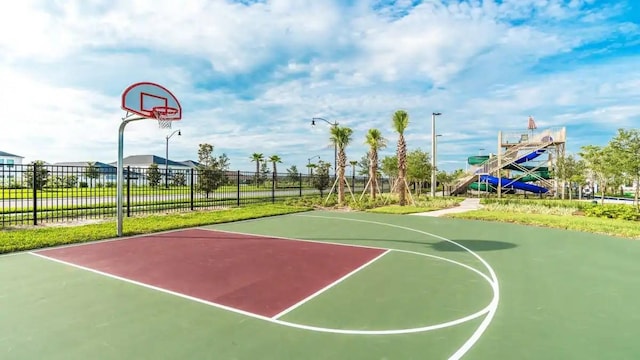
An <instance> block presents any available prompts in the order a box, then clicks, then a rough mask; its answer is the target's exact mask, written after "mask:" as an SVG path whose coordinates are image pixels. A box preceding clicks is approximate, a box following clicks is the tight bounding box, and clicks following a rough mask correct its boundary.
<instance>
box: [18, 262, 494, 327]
mask: <svg viewBox="0 0 640 360" xmlns="http://www.w3.org/2000/svg"><path fill="white" fill-rule="evenodd" d="M393 251H397V252H406V253H410V254H416V255H422V256H425V257H435V258H438V257H437V256H434V255H429V254H423V253H418V252H410V251H406V250H397V249H394V250H393ZM29 254H31V255H34V256H37V257H40V258H43V259H46V260H50V261H53V262H57V263H60V264H64V265H67V266H71V267H75V268H78V269H82V270H86V271H89V272H92V273H95V274H98V275H102V276H106V277H109V278H112V279H116V280H120V281H124V282H127V283H130V284H133V285H137V286H141V287H144V288H148V289H152V290H156V291H159V292H162V293H166V294H170V295H174V296H177V297H180V298H183V299H187V300H191V301H195V302H198V303H201V304H205V305H209V306H213V307H216V308H220V309H223V310H227V311H231V312H234V313H237V314H241V315H244V316H249V317H252V318H255V319H260V320H264V321H268V322H272V323H275V324H278V325H282V326H288V327H292V328H296V329H302V330H309V331H316V332H323V333H331V334H343V335H402V334H412V333H419V332H426V331H432V330H438V329H444V328H447V327H451V326H455V325H459V324H462V323H465V322H467V321H471V320H474V319H476V318H478V317H480V316H482V315H485V314H487V313H488V312H489V311H490V310H491V309H490V307H491V304H490V305H488V306H487V307H485V308H484V309H482V310H480V311H477V312H475V313H473V314H470V315H467V316H465V317H462V318H459V319H455V320H451V321H447V322H444V323H440V324H434V325H428V326H423V327H417V328H404V329H391V330H349V329H333V328H323V327H318V326H311V325H304V324H298V323H292V322H288V321H283V320H279V319H272V318H270V317H266V316H263V315H258V314H255V313H252V312H247V311H244V310H240V309H236V308H233V307H229V306H226V305H222V304H218V303H215V302H212V301H208V300H204V299H200V298H197V297H193V296H189V295H186V294H182V293H179V292H175V291H171V290H168V289H164V288H160V287H157V286H153V285H149V284H145V283H142V282H139V281H135V280H131V279H127V278H123V277H120V276H117V275H113V274H109V273H105V272H102V271H100V270H95V269H92V268H88V267H85V266H82V265H76V264H73V263H69V262H66V261H64V260H58V259H54V258H50V257H48V256H45V255H42V254H36V253H29ZM441 259H442V260H445V261H448V262H451V263H454V264H458V265H460V266H462V267H466V268H469V269H470V270H472V271H474V272H476V273H477V274H478V275H480V276H482V277H484V278H485V280H487V282H489V283H490V279H489V278H488V277H487V276H486V275H485V274H483V273H482V272H480V271H478V270H476V269H474V268H472V267H470V266H468V265H465V264H462V263H458V262H456V261H454V260H450V259H446V258H441Z"/></svg>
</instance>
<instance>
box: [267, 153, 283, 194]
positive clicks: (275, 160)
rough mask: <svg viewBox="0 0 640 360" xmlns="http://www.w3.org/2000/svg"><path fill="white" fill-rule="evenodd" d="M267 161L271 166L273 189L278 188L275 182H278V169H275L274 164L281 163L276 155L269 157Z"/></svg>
mask: <svg viewBox="0 0 640 360" xmlns="http://www.w3.org/2000/svg"><path fill="white" fill-rule="evenodd" d="M269 161H270V162H271V163H272V164H273V187H274V188H277V187H278V182H277V180H278V168H277V166H276V164H278V163H282V159H281V158H280V156H278V155H271V156H270V157H269Z"/></svg>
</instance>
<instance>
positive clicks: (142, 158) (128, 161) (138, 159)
mask: <svg viewBox="0 0 640 360" xmlns="http://www.w3.org/2000/svg"><path fill="white" fill-rule="evenodd" d="M122 160H123V161H122V164H123V165H125V166H149V165H151V164H156V165H164V164H165V158H163V157H160V156H157V155H131V156H127V157H125V158H124V159H122ZM116 164H117V162H115V161H114V162H112V163H110V165H116ZM166 164H168V165H171V166H182V167H186V166H188V165H186V164H183V163H180V162H177V161H173V160H169V161H168V162H166Z"/></svg>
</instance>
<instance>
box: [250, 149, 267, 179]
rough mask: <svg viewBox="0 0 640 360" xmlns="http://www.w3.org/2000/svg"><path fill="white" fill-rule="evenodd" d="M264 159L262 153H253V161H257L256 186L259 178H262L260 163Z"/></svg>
mask: <svg viewBox="0 0 640 360" xmlns="http://www.w3.org/2000/svg"><path fill="white" fill-rule="evenodd" d="M263 160H264V155H263V154H262V153H253V154H251V161H255V162H256V186H258V179H259V178H260V163H261V162H262V161H263Z"/></svg>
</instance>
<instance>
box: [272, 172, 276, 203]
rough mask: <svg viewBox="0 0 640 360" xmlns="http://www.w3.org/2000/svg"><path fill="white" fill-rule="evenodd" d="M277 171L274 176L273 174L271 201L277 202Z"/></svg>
mask: <svg viewBox="0 0 640 360" xmlns="http://www.w3.org/2000/svg"><path fill="white" fill-rule="evenodd" d="M276 176H277V175H276V173H275V172H274V173H273V176H271V203H272V204H273V203H275V202H276Z"/></svg>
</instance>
